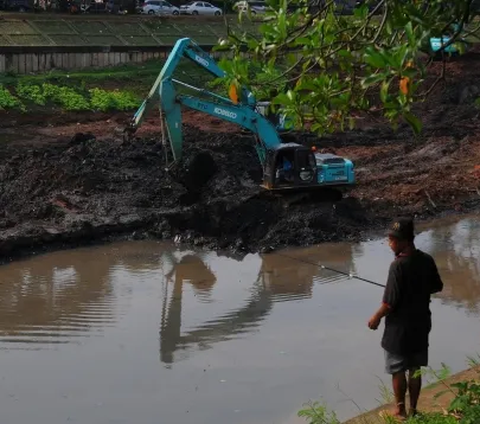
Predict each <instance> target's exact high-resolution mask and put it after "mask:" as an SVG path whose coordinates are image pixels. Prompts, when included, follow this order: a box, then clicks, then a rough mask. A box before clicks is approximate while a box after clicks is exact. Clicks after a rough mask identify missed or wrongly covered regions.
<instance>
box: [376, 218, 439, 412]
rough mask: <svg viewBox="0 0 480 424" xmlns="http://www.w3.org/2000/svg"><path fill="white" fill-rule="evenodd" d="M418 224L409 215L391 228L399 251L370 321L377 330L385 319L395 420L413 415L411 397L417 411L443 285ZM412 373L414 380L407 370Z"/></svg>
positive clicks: (391, 239)
mask: <svg viewBox="0 0 480 424" xmlns="http://www.w3.org/2000/svg"><path fill="white" fill-rule="evenodd" d="M414 238H415V235H414V224H413V221H412V220H411V219H409V218H402V219H399V220H397V221H395V222H394V223H393V225H392V227H391V228H390V230H389V231H388V242H389V246H390V248H391V249H392V251H393V253H394V254H395V260H394V261H393V262H392V263H391V265H390V269H389V272H388V279H387V284H386V287H385V291H384V294H383V300H382V305H381V306H380V308H379V309H378V311H377V312H376V313H375V314H374V315H373V316H372V317H371V318H370V320H369V321H368V327H369V328H370V329H372V330H376V329H377V328H378V326H379V325H380V322H381V320H382V318H383V317H385V330H384V333H383V337H382V342H381V346H382V347H383V349H384V351H385V369H386V372H387V373H388V374H390V375H392V385H393V392H394V395H395V400H396V408H395V411H393V413H392V414H391V416H392V417H393V418H397V419H400V420H403V419H405V418H406V417H407V410H406V407H405V395H406V392H407V388H408V392H409V397H410V410H409V414H408V415H415V414H416V412H417V403H418V398H419V396H420V391H421V387H422V379H421V376H420V375H418V374H419V373H418V372H417V371H419V370H420V368H421V367H422V366H427V365H428V346H429V334H430V330H431V328H432V321H431V311H430V296H431V295H432V294H433V293H438V292H440V291H442V289H443V282H442V280H441V278H440V275H439V273H438V269H437V266H436V264H435V261H434V259H433V258H432V257H431V256H430V255H428V254H426V253H424V252H422V251H421V250H419V249H417V248H416V247H415V243H414ZM407 372H408V380H407V377H406V373H407Z"/></svg>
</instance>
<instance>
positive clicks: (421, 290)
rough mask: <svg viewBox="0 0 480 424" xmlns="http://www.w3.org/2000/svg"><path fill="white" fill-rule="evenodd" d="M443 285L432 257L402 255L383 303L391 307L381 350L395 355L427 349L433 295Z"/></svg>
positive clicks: (418, 253) (390, 276)
mask: <svg viewBox="0 0 480 424" xmlns="http://www.w3.org/2000/svg"><path fill="white" fill-rule="evenodd" d="M442 289H443V282H442V279H441V278H440V275H439V273H438V269H437V266H436V264H435V261H434V260H433V258H432V257H431V256H430V255H428V254H427V253H424V252H422V251H421V250H418V249H417V250H415V251H414V252H413V253H412V254H411V255H408V256H406V255H399V256H397V258H396V259H395V260H394V261H393V262H392V264H391V265H390V270H389V272H388V280H387V285H386V288H385V292H384V295H383V302H384V303H386V304H387V305H388V306H389V307H390V310H389V313H388V314H387V316H386V318H385V331H384V333H383V338H382V347H383V348H384V349H385V350H387V351H388V352H391V353H394V354H400V355H405V354H411V353H415V352H419V351H422V350H425V349H427V348H428V336H429V333H430V330H431V328H432V321H431V312H430V295H431V294H433V293H437V292H440V291H442Z"/></svg>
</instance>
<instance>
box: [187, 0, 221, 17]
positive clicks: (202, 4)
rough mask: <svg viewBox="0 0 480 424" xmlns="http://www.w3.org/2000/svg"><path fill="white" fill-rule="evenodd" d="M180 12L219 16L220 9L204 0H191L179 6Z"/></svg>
mask: <svg viewBox="0 0 480 424" xmlns="http://www.w3.org/2000/svg"><path fill="white" fill-rule="evenodd" d="M180 13H181V14H182V15H215V16H220V15H221V14H222V9H220V8H218V7H216V6H214V5H213V4H211V3H207V2H206V1H192V2H190V3H187V4H184V5H183V6H180Z"/></svg>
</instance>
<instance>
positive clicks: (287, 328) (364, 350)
mask: <svg viewBox="0 0 480 424" xmlns="http://www.w3.org/2000/svg"><path fill="white" fill-rule="evenodd" d="M479 240H480V221H476V220H474V219H466V220H463V221H460V222H458V223H453V224H448V225H447V224H445V223H442V224H441V225H436V226H435V227H432V228H430V229H427V230H426V231H424V232H423V233H422V234H421V235H420V236H419V237H418V244H419V246H420V247H421V248H423V249H424V250H426V251H428V252H430V253H432V254H433V255H434V257H435V258H436V259H437V261H438V263H439V267H440V270H441V273H442V276H443V278H444V281H445V285H446V287H445V291H444V293H442V294H441V296H439V297H438V298H436V299H435V300H434V302H433V305H432V308H433V312H434V330H433V333H432V352H431V364H432V365H433V366H434V367H436V366H440V363H441V362H446V363H447V364H448V365H450V366H451V367H452V369H453V370H454V371H455V370H460V369H463V368H465V367H466V356H467V355H472V354H473V355H474V354H475V353H476V352H479V351H480V346H479V345H480V342H479V340H480V337H479V336H480V325H479V317H478V314H479V311H480V282H479V272H480V259H479V258H480V243H479ZM284 253H285V254H287V255H289V256H294V257H297V258H301V259H302V260H303V261H307V262H310V261H311V262H316V263H319V262H322V263H324V264H325V265H328V266H330V267H334V268H337V269H341V270H345V271H347V272H353V273H357V274H359V275H362V276H363V277H365V278H370V279H374V280H377V281H379V282H381V283H383V282H384V278H385V274H386V271H387V268H388V264H389V261H390V260H391V254H390V252H389V251H388V249H387V247H386V245H385V244H384V243H383V241H382V240H379V241H372V242H369V243H363V244H357V245H349V244H337V245H324V246H322V247H316V248H311V249H307V250H296V251H289V252H284ZM0 281H1V285H0V291H1V295H0V378H1V382H2V384H1V385H0V408H1V410H2V421H3V422H8V423H9V424H24V423H31V422H35V424H57V423H82V424H83V423H85V424H87V423H88V424H91V423H95V424H107V423H135V424H153V423H168V424H190V423H192V424H193V423H195V424H203V423H208V424H224V423H230V424H247V423H248V424H251V423H255V424H272V423H275V424H291V423H297V422H299V421H298V419H296V418H295V415H296V411H297V410H298V409H299V408H300V407H301V405H302V403H303V402H304V401H308V400H309V399H320V398H321V399H323V400H324V401H326V402H328V404H329V405H330V406H331V407H333V408H335V409H336V410H337V411H338V414H339V417H340V418H342V419H343V418H348V417H350V416H352V415H355V414H356V413H357V412H358V410H357V407H356V406H355V405H354V403H353V401H352V400H354V401H355V403H356V404H357V405H359V407H360V408H365V409H367V408H372V407H375V406H377V400H376V399H380V398H381V393H380V389H379V385H380V384H381V380H383V381H385V382H387V378H386V376H385V374H384V372H383V362H382V360H383V357H382V352H381V350H380V347H379V341H380V336H381V333H380V332H372V331H369V330H368V329H367V328H366V321H367V319H368V317H369V316H370V315H371V313H372V312H373V311H374V310H375V308H376V307H377V306H378V304H379V299H380V297H381V294H382V291H381V289H379V288H377V287H374V286H371V285H368V284H365V283H362V282H359V281H356V280H349V279H348V278H344V277H342V276H339V275H335V274H332V273H331V272H328V271H322V270H320V269H318V268H317V267H314V266H312V265H309V264H307V263H305V262H300V261H298V260H294V259H290V258H286V257H284V256H279V255H277V254H272V255H268V256H263V257H261V256H258V255H249V256H247V257H246V258H244V259H243V260H239V259H238V258H235V257H229V256H222V255H220V254H217V253H213V252H195V251H189V250H181V249H178V248H176V247H174V246H172V245H169V244H162V243H155V242H129V243H120V244H114V245H110V246H102V247H96V248H88V249H80V250H75V251H67V252H57V253H52V254H48V255H45V256H41V257H36V258H33V259H29V260H25V261H21V262H16V263H12V264H10V265H7V266H4V267H2V268H0Z"/></svg>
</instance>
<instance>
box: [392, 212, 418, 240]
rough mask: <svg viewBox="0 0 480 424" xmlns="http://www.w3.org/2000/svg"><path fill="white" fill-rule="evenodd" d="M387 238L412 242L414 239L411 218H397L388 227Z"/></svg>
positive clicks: (413, 227)
mask: <svg viewBox="0 0 480 424" xmlns="http://www.w3.org/2000/svg"><path fill="white" fill-rule="evenodd" d="M388 236H389V237H393V238H396V239H397V240H404V241H408V242H412V241H413V240H414V239H415V226H414V223H413V219H412V218H408V217H402V218H398V219H396V220H395V221H393V223H392V224H391V225H390V228H389V230H388Z"/></svg>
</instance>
